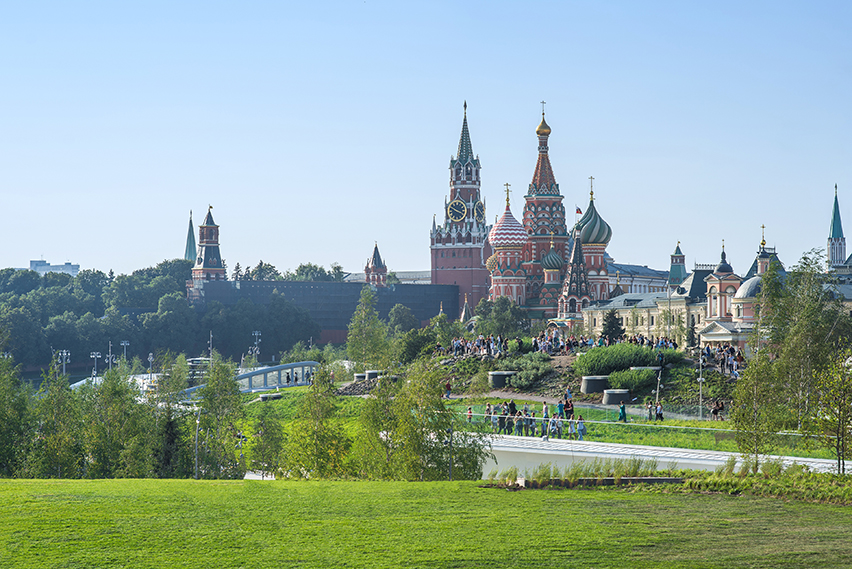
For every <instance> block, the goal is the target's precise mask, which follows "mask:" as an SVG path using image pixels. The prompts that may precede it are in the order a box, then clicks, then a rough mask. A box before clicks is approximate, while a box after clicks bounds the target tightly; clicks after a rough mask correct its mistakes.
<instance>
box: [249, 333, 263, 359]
mask: <svg viewBox="0 0 852 569" xmlns="http://www.w3.org/2000/svg"><path fill="white" fill-rule="evenodd" d="M251 335H252V336H254V350H253V353H254V359H255V360H258V359H259V357H260V345H259V344H260V342H261V340H260V335H261V334H260V330H255V331H254V332H252V333H251Z"/></svg>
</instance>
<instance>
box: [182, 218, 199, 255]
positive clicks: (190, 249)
mask: <svg viewBox="0 0 852 569" xmlns="http://www.w3.org/2000/svg"><path fill="white" fill-rule="evenodd" d="M197 252H198V251H196V246H195V229H193V227H192V210H189V231H188V232H187V234H186V250H185V251H184V253H183V258H184V259H186V260H187V261H192V262H195V254H196V253H197Z"/></svg>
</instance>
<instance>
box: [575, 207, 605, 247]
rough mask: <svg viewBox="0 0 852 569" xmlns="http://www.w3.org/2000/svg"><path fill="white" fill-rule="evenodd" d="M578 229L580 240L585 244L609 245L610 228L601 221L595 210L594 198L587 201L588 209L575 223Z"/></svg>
mask: <svg viewBox="0 0 852 569" xmlns="http://www.w3.org/2000/svg"><path fill="white" fill-rule="evenodd" d="M577 227H579V228H580V240H581V241H582V242H583V244H584V245H585V244H586V243H604V244H606V243H609V240H610V239H612V228H611V227H610V226H609V224H608V223H607V222H606V221H604V220H603V218H602V217H601V216H600V214H599V213H598V210H597V209H596V208H595V200H594V198H592V199H590V200H589V208H588V209H587V210H586V213H585V214H584V215H583V217H582V218H580V221H579V222H578V223H577Z"/></svg>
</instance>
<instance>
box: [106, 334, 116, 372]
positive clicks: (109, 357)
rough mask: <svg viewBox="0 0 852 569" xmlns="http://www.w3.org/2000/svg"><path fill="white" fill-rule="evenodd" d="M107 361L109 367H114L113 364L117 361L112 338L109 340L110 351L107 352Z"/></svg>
mask: <svg viewBox="0 0 852 569" xmlns="http://www.w3.org/2000/svg"><path fill="white" fill-rule="evenodd" d="M106 361H107V364H108V365H109V369H112V364H114V363H115V356H114V355H112V340H110V342H109V352H107V356H106Z"/></svg>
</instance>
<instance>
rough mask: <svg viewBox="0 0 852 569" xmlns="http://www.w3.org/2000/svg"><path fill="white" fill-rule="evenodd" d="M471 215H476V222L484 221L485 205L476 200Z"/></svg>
mask: <svg viewBox="0 0 852 569" xmlns="http://www.w3.org/2000/svg"><path fill="white" fill-rule="evenodd" d="M473 215H474V216H476V221H477V223H482V222H484V221H485V205H484V204H483V203H482V202H476V205H474V206H473Z"/></svg>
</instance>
